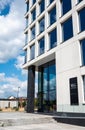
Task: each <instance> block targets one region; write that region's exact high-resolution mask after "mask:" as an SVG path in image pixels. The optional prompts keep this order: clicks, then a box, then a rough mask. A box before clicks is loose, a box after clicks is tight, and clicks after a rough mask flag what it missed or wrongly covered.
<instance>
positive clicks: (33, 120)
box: [0, 112, 85, 130]
mask: <svg viewBox="0 0 85 130" xmlns="http://www.w3.org/2000/svg"><path fill="white" fill-rule="evenodd" d="M68 129H70V130H85V127H81V126H75V125H68V124H63V123H58V122H57V121H55V120H54V119H53V116H49V115H41V114H28V113H24V112H5V113H3V112H1V113H0V130H68Z"/></svg>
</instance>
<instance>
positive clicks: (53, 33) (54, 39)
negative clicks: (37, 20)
mask: <svg viewBox="0 0 85 130" xmlns="http://www.w3.org/2000/svg"><path fill="white" fill-rule="evenodd" d="M49 42H50V45H49V47H50V49H51V48H54V47H55V46H56V45H57V31H56V28H55V29H54V30H52V31H51V32H50V33H49Z"/></svg>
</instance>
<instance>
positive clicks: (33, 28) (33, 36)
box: [31, 26, 35, 40]
mask: <svg viewBox="0 0 85 130" xmlns="http://www.w3.org/2000/svg"><path fill="white" fill-rule="evenodd" d="M34 38H35V26H33V27H32V28H31V40H33V39H34Z"/></svg>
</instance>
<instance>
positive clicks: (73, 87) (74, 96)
mask: <svg viewBox="0 0 85 130" xmlns="http://www.w3.org/2000/svg"><path fill="white" fill-rule="evenodd" d="M69 83H70V103H71V105H78V104H79V102H78V84H77V77H74V78H71V79H70V80H69Z"/></svg>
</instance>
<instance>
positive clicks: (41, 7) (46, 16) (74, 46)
mask: <svg viewBox="0 0 85 130" xmlns="http://www.w3.org/2000/svg"><path fill="white" fill-rule="evenodd" d="M25 2H26V5H27V10H26V14H25V18H26V28H25V30H24V33H25V36H26V41H25V46H24V48H23V49H24V51H25V63H24V65H23V68H24V69H27V70H28V92H27V95H28V99H29V100H28V102H27V112H33V111H34V92H35V72H38V111H39V112H54V111H56V112H69V113H70V112H73V113H85V0H25Z"/></svg>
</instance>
